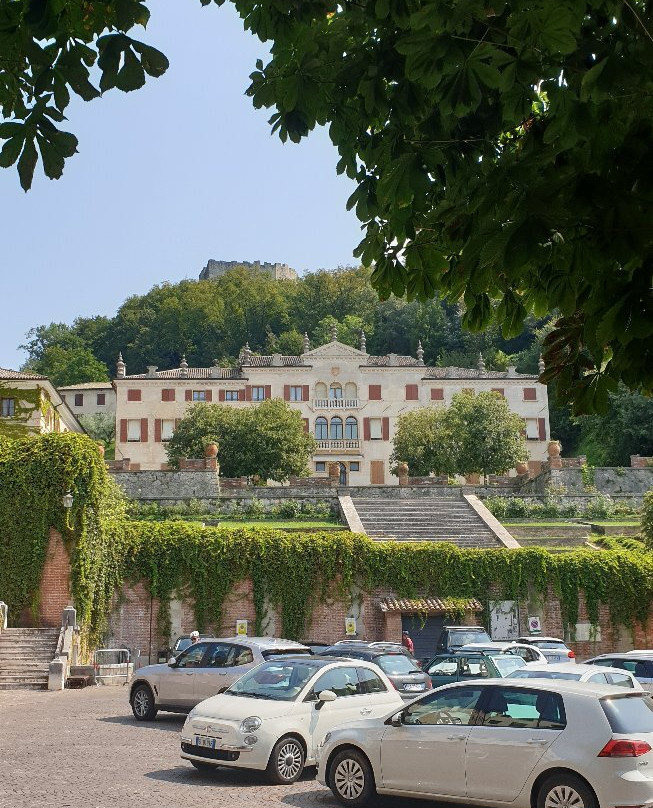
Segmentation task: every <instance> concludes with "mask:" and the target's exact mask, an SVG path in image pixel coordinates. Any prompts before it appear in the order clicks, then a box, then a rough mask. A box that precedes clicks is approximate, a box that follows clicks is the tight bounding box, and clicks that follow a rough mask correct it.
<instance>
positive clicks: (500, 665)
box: [492, 654, 526, 676]
mask: <svg viewBox="0 0 653 808" xmlns="http://www.w3.org/2000/svg"><path fill="white" fill-rule="evenodd" d="M492 662H494V664H495V666H496V668H497V670H498V671H499V673H500V674H501V676H508V675H509V674H510V673H512V672H513V671H516V670H517V668H523V667H524V665H525V664H526V663H525V662H524V660H523V659H522V658H521V657H518V656H511V655H510V654H504V655H503V656H493V657H492Z"/></svg>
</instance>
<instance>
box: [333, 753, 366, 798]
mask: <svg viewBox="0 0 653 808" xmlns="http://www.w3.org/2000/svg"><path fill="white" fill-rule="evenodd" d="M328 782H329V788H330V789H331V791H332V792H333V794H334V796H335V798H336V799H337V800H338V802H340V803H342V805H348V806H350V808H358V806H361V805H367V803H368V802H369V801H370V800H371V799H372V797H373V796H374V795H375V794H376V786H375V783H374V772H373V771H372V767H371V766H370V763H369V761H368V759H367V758H366V757H365V755H363V754H362V753H361V752H358V751H357V750H356V749H344V750H343V751H342V752H338V754H337V755H336V756H335V758H334V759H333V762H332V763H331V767H330V769H329V776H328Z"/></svg>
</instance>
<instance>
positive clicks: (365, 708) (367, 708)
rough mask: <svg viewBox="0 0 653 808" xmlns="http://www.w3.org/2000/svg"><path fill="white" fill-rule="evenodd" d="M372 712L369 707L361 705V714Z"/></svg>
mask: <svg viewBox="0 0 653 808" xmlns="http://www.w3.org/2000/svg"><path fill="white" fill-rule="evenodd" d="M371 712H372V708H371V707H363V708H362V709H361V715H369V714H370V713H371Z"/></svg>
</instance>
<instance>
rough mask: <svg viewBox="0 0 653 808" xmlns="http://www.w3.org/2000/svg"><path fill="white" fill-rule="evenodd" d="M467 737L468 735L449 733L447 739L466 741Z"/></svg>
mask: <svg viewBox="0 0 653 808" xmlns="http://www.w3.org/2000/svg"><path fill="white" fill-rule="evenodd" d="M466 737H467V736H466V735H447V740H448V741H464V740H465V738H466Z"/></svg>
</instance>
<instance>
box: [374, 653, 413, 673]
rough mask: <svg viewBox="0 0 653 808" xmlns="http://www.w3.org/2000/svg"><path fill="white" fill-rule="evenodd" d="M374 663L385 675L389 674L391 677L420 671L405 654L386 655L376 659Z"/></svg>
mask: <svg viewBox="0 0 653 808" xmlns="http://www.w3.org/2000/svg"><path fill="white" fill-rule="evenodd" d="M373 661H374V663H375V664H376V665H378V666H379V668H381V670H382V671H383V672H384V673H389V674H390V675H392V674H401V673H412V672H413V671H419V670H420V669H419V668H418V667H417V665H415V664H414V663H413V662H411V661H410V659H408V657H407V656H404V655H403V654H384V655H383V656H379V657H375V658H374V660H373ZM420 673H421V671H420Z"/></svg>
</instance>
